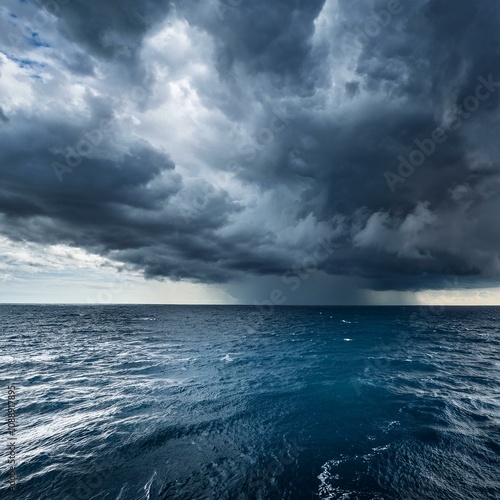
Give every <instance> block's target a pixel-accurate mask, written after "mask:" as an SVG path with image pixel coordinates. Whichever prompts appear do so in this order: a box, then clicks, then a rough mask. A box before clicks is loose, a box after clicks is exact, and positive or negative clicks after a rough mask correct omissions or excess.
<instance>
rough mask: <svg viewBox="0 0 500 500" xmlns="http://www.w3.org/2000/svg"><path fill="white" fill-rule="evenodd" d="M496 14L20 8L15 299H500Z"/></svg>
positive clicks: (3, 147)
mask: <svg viewBox="0 0 500 500" xmlns="http://www.w3.org/2000/svg"><path fill="white" fill-rule="evenodd" d="M499 26H500V4H499V3H498V2H496V1H492V0H402V1H401V2H399V1H398V0H383V1H378V0H356V1H353V0H226V2H223V1H222V0H221V1H218V0H203V1H201V0H192V1H185V0H184V1H182V2H181V1H167V0H143V1H137V0H106V1H103V0H36V1H35V0H32V1H26V0H22V1H21V0H6V1H4V2H2V5H1V6H0V49H1V50H0V301H1V302H23V301H27V302H140V303H147V302H153V303H238V302H239V303H254V301H256V300H258V301H260V302H262V301H264V300H266V301H272V302H274V303H279V304H300V303H304V304H337V303H338V304H388V303H395V304H405V303H415V302H421V303H447V304H448V303H449V304H453V303H457V304H458V303H473V304H478V303H493V304H500V290H499V288H498V284H499V275H500V255H499V252H500V225H499V224H498V216H499V214H500V198H499V196H498V192H499V191H498V188H499V185H500V168H499V167H500V164H499V160H498V158H499V149H500V141H499V132H500V127H499V125H500V115H499V103H500V57H499V56H500V30H499V29H498V28H499Z"/></svg>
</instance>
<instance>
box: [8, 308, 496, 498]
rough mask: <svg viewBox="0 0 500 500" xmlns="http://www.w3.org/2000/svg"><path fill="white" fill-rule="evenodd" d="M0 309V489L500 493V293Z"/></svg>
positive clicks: (201, 494)
mask: <svg viewBox="0 0 500 500" xmlns="http://www.w3.org/2000/svg"><path fill="white" fill-rule="evenodd" d="M0 315H1V326H0V328H1V335H0V360H1V363H0V378H1V379H2V383H1V385H0V387H1V388H2V389H1V390H2V391H3V394H0V397H1V401H3V402H4V403H3V404H4V405H5V412H4V411H3V410H2V412H3V413H4V414H6V411H7V410H6V408H7V403H6V400H7V386H8V385H9V383H14V384H15V385H16V386H17V394H16V396H17V425H18V430H17V439H18V444H17V459H18V467H17V475H18V479H19V482H18V489H17V491H16V492H9V491H8V489H7V488H8V475H7V468H6V466H5V464H6V461H7V452H5V459H2V460H1V467H2V484H1V485H0V497H2V498H4V497H5V498H16V499H23V500H24V499H37V500H38V499H47V500H55V499H57V500H59V499H94V498H95V499H117V500H118V499H120V500H126V499H167V498H179V499H205V498H214V499H244V498H277V499H278V498H279V499H315V498H316V499H345V500H347V499H349V500H355V499H404V500H408V499H415V500H417V499H418V500H424V499H429V500H431V499H432V500H436V499H450V500H461V499H464V500H465V499H467V500H472V499H500V332H499V324H500V323H499V320H500V309H499V308H446V309H432V308H411V307H408V308H407V307H402V308H339V307H337V308H326V307H318V308H298V307H296V308H286V307H283V308H278V309H276V310H275V311H273V312H272V313H265V314H259V313H258V312H257V309H256V308H252V307H235V306H230V307H223V306H215V307H213V306H196V307H193V306H10V305H4V306H0ZM3 434H5V433H3Z"/></svg>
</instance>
